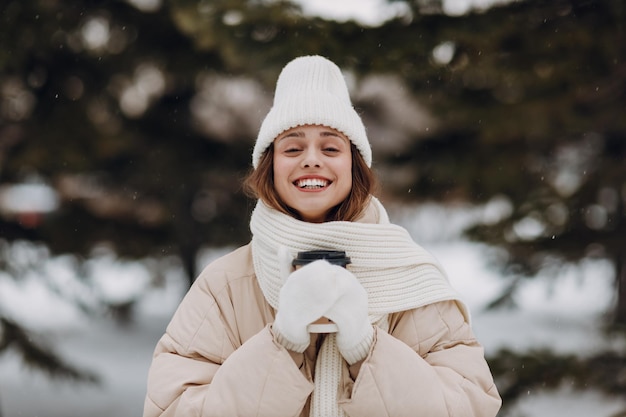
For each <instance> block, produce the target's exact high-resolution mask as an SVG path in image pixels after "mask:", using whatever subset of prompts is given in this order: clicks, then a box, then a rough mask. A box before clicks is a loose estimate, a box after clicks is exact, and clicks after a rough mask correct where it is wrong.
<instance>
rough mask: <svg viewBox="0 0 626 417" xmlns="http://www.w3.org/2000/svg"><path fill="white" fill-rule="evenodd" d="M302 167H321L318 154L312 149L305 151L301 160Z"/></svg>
mask: <svg viewBox="0 0 626 417" xmlns="http://www.w3.org/2000/svg"><path fill="white" fill-rule="evenodd" d="M302 166H303V167H307V168H310V167H320V166H322V158H321V157H320V154H319V152H317V151H316V150H314V149H311V150H307V151H306V152H305V154H304V158H302Z"/></svg>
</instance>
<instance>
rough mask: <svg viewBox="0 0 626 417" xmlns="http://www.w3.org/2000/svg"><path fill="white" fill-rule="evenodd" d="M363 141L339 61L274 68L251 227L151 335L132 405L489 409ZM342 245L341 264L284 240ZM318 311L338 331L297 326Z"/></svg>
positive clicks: (266, 412) (163, 411) (474, 366)
mask: <svg viewBox="0 0 626 417" xmlns="http://www.w3.org/2000/svg"><path fill="white" fill-rule="evenodd" d="M371 162H372V156H371V150H370V146H369V142H368V139H367V136H366V133H365V128H364V126H363V124H362V122H361V119H360V117H359V116H358V115H357V113H356V112H355V111H354V109H353V107H352V104H351V102H350V98H349V95H348V89H347V87H346V84H345V81H344V79H343V76H342V74H341V71H340V70H339V68H338V67H337V66H336V65H335V64H334V63H332V62H331V61H329V60H327V59H325V58H322V57H319V56H305V57H299V58H296V59H295V60H293V61H291V62H290V63H289V64H287V65H286V66H285V68H284V69H283V71H282V72H281V74H280V76H279V79H278V82H277V85H276V92H275V97H274V105H273V107H272V109H271V110H270V112H269V113H268V115H267V116H266V118H265V120H264V122H263V124H262V126H261V129H260V131H259V135H258V137H257V141H256V144H255V147H254V151H253V155H252V165H253V167H254V170H253V171H252V172H251V174H250V176H249V177H248V178H247V180H246V187H247V189H248V190H249V191H250V192H251V193H252V194H253V195H254V196H256V197H257V198H258V203H257V206H256V207H255V210H254V211H253V213H252V218H251V221H250V228H251V231H252V240H251V242H250V243H249V244H248V245H246V246H243V247H241V248H239V249H237V250H235V251H233V252H232V253H230V254H228V255H226V256H224V257H222V258H220V259H218V260H216V261H214V262H212V263H211V264H210V265H208V266H207V267H206V269H205V270H204V271H203V272H202V273H201V274H200V276H199V277H198V278H197V280H196V281H195V283H194V285H193V286H192V288H191V289H190V290H189V292H188V293H187V295H186V296H185V298H184V299H183V301H182V302H181V304H180V306H179V308H178V310H177V311H176V313H175V315H174V317H173V318H172V321H171V322H170V324H169V325H168V327H167V330H166V333H165V334H164V335H163V337H162V338H161V339H160V341H159V342H158V345H157V347H156V350H155V353H154V358H153V362H152V365H151V368H150V372H149V376H148V392H147V396H146V402H145V409H144V417H157V416H163V417H165V416H177V417H183V416H184V417H192V416H197V417H213V416H219V417H229V416H268V417H282V416H285V417H286V416H318V417H319V416H323V417H332V416H350V417H366V416H368V417H369V416H371V417H381V416H389V417H400V416H412V417H414V416H429V417H440V416H441V417H444V416H446V417H448V416H456V417H472V416H474V417H491V416H495V415H496V414H497V411H498V409H499V408H500V403H501V401H500V397H499V395H498V392H497V389H496V387H495V385H494V382H493V378H492V376H491V373H490V371H489V368H488V366H487V363H486V362H485V359H484V353H483V349H482V347H481V346H480V344H479V343H478V342H477V341H476V339H475V337H474V335H473V333H472V330H471V327H470V324H469V312H468V311H467V309H466V307H465V305H464V304H463V303H462V302H461V301H460V300H459V298H458V296H457V294H456V292H455V291H454V290H453V289H452V288H451V287H450V285H449V283H448V281H447V278H446V276H445V273H444V271H443V270H442V269H441V267H440V266H439V265H438V264H437V262H436V261H435V259H434V258H433V257H432V256H431V255H430V254H428V253H427V252H426V251H425V250H424V249H422V248H421V247H420V246H418V245H417V244H416V243H414V242H413V241H412V239H411V237H410V236H409V235H408V233H407V232H406V231H405V230H404V229H402V228H401V227H399V226H397V225H393V224H391V223H390V222H389V219H388V217H387V214H386V212H385V210H384V208H383V206H382V205H381V204H380V202H379V201H378V200H377V199H376V198H375V197H373V196H372V192H373V189H374V185H375V178H374V176H373V174H372V171H371V168H370V166H371ZM314 249H327V250H341V251H345V252H346V254H347V256H349V257H350V259H351V263H350V264H349V265H348V266H347V267H346V268H342V267H341V266H335V265H331V264H330V263H328V262H326V261H323V260H321V261H316V262H313V263H310V264H308V265H305V266H303V267H301V268H299V269H298V270H296V271H293V270H292V267H291V261H292V259H293V257H294V256H296V254H297V253H298V252H301V251H307V250H314ZM320 317H326V318H327V319H330V320H331V321H332V322H334V324H335V326H336V331H332V332H330V333H312V332H309V329H310V327H309V325H310V324H311V323H313V322H314V321H316V320H317V319H319V318H320Z"/></svg>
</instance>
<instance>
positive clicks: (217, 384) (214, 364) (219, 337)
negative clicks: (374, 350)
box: [144, 277, 313, 417]
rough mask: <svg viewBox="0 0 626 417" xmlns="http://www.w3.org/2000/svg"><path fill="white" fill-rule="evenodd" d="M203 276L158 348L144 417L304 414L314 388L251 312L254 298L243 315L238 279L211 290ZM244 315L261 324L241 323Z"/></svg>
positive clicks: (150, 375) (250, 300)
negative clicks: (236, 294) (234, 295)
mask: <svg viewBox="0 0 626 417" xmlns="http://www.w3.org/2000/svg"><path fill="white" fill-rule="evenodd" d="M201 278H202V277H201ZM201 278H199V279H198V280H196V283H195V284H194V285H193V286H192V288H191V289H190V291H189V292H188V293H187V295H186V296H185V298H184V299H183V301H182V302H181V304H180V305H179V307H178V310H177V311H176V313H175V314H174V317H173V318H172V320H171V322H170V324H169V325H168V327H167V330H166V333H165V334H164V335H163V337H162V338H161V339H160V340H159V342H158V344H157V347H156V349H155V352H154V357H153V361H152V364H151V367H150V370H149V373H148V389H147V395H146V400H145V405H144V417H213V416H219V417H229V416H272V417H280V416H294V415H299V414H300V411H301V410H302V408H303V407H304V405H305V403H306V401H307V398H308V397H309V395H310V394H311V391H312V389H313V384H312V382H311V381H310V378H307V376H306V372H304V371H303V370H302V369H299V368H298V366H297V365H296V363H295V362H294V360H293V358H292V356H291V355H290V353H289V352H288V351H287V350H286V349H285V348H283V347H282V346H281V345H279V344H278V343H276V342H275V341H274V337H273V335H272V333H271V329H270V326H269V325H266V324H265V322H266V318H264V317H262V316H263V312H262V311H259V312H257V314H251V311H252V312H254V309H255V306H254V301H253V300H254V297H252V298H249V299H248V301H247V304H248V305H247V306H244V307H243V309H244V310H245V312H241V313H238V311H237V310H241V307H239V306H237V305H236V300H235V301H234V300H233V299H232V298H231V297H230V296H229V294H230V293H232V292H234V291H243V290H242V289H241V288H235V289H233V286H236V285H238V282H239V281H240V280H225V281H228V283H227V284H224V285H223V286H222V287H218V288H212V287H211V285H208V284H207V283H206V282H205V281H204V280H202V279H201ZM242 279H245V277H244V278H242ZM218 281H219V280H218ZM243 288H245V286H244V287H243ZM222 291H224V292H226V293H221V292H222ZM242 311H243V310H242ZM244 314H245V315H247V316H248V317H257V319H252V320H250V319H248V320H247V321H246V322H245V323H243V322H242V321H241V320H240V318H241V316H243V315H244ZM254 332H256V333H254ZM248 333H250V337H248V336H247V334H248Z"/></svg>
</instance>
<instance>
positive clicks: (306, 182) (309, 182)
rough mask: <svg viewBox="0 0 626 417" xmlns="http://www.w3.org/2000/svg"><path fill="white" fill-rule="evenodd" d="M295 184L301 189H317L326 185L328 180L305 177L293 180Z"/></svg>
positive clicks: (328, 182)
mask: <svg viewBox="0 0 626 417" xmlns="http://www.w3.org/2000/svg"><path fill="white" fill-rule="evenodd" d="M294 184H295V186H296V187H298V188H301V189H303V190H318V189H321V188H324V187H327V186H328V185H329V184H330V181H327V180H323V179H321V178H307V179H303V180H298V181H295V182H294Z"/></svg>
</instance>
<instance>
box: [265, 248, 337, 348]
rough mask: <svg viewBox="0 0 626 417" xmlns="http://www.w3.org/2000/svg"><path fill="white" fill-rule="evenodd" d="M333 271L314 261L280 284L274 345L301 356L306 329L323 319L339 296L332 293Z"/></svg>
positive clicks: (307, 338)
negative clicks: (277, 344) (275, 341)
mask: <svg viewBox="0 0 626 417" xmlns="http://www.w3.org/2000/svg"><path fill="white" fill-rule="evenodd" d="M337 269H339V270H342V269H343V268H341V267H337V266H333V265H331V264H329V263H328V262H327V261H323V260H320V261H315V262H312V263H310V264H308V265H305V266H303V267H302V268H300V269H298V270H297V271H294V272H292V273H291V274H290V275H289V276H287V279H286V280H285V283H284V284H283V286H282V288H281V290H280V295H279V299H278V312H277V313H276V319H275V320H274V325H273V327H272V328H273V330H274V332H275V334H276V338H277V341H278V342H279V343H280V344H282V345H283V346H284V347H286V348H287V349H289V350H292V351H295V352H304V350H305V349H306V348H307V346H309V343H310V340H311V339H310V334H309V332H308V331H307V326H308V325H309V324H310V323H313V322H314V321H315V320H317V319H319V318H320V317H322V316H324V314H325V313H326V311H328V309H330V307H331V306H332V305H333V304H334V303H335V301H336V299H337V296H338V295H339V293H338V292H337V291H333V286H334V284H333V282H334V281H335V277H334V276H335V275H336V274H337Z"/></svg>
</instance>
